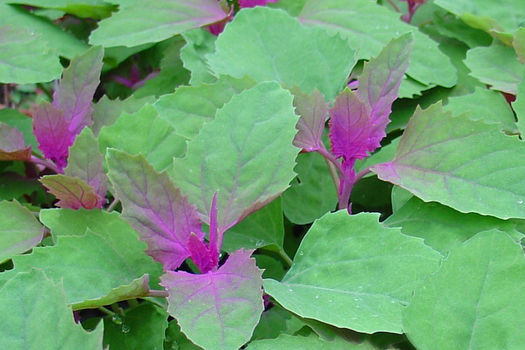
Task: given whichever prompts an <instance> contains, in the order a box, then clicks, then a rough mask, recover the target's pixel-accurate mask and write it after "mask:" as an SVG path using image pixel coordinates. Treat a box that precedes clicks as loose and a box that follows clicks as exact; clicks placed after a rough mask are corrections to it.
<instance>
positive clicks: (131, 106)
mask: <svg viewBox="0 0 525 350" xmlns="http://www.w3.org/2000/svg"><path fill="white" fill-rule="evenodd" d="M153 102H155V98H154V97H153V96H148V97H145V98H142V99H137V98H135V96H133V95H131V96H130V97H128V98H127V99H125V100H118V99H117V100H110V99H109V98H108V96H107V95H104V96H102V98H101V99H100V100H98V102H97V103H96V104H95V105H94V106H93V125H92V126H91V128H92V129H93V134H94V135H95V136H98V134H99V132H100V129H102V127H103V126H111V125H113V124H115V122H116V121H117V120H118V118H119V117H120V115H121V114H122V113H123V112H126V113H128V114H133V113H136V112H138V111H139V110H140V109H141V108H142V107H144V106H145V105H146V104H148V103H149V104H152V103H153Z"/></svg>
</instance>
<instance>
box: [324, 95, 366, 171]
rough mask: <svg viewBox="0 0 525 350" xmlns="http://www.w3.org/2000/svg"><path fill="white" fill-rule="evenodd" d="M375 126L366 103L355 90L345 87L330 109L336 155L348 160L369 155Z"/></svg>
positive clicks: (331, 132)
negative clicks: (370, 141) (370, 140)
mask: <svg viewBox="0 0 525 350" xmlns="http://www.w3.org/2000/svg"><path fill="white" fill-rule="evenodd" d="M373 128H374V126H373V125H372V123H371V121H370V116H369V114H368V113H367V110H366V105H365V104H364V103H363V101H361V100H360V99H359V97H357V95H356V94H355V93H354V92H353V91H351V90H350V89H348V88H346V89H344V90H343V92H341V93H340V94H339V96H337V98H336V100H335V103H334V107H333V108H331V109H330V140H331V141H332V153H333V154H334V156H335V157H336V158H341V157H342V158H343V159H344V160H345V161H347V162H348V161H351V160H355V159H363V158H365V157H367V156H368V154H367V151H370V147H369V139H370V135H371V133H372V131H373Z"/></svg>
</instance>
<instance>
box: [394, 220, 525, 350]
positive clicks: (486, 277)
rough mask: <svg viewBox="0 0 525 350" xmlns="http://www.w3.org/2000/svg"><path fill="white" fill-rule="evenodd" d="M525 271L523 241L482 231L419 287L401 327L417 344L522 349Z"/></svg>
mask: <svg viewBox="0 0 525 350" xmlns="http://www.w3.org/2000/svg"><path fill="white" fill-rule="evenodd" d="M524 277H525V261H524V260H523V251H522V249H521V246H520V245H519V244H517V243H516V242H514V241H513V240H512V239H510V237H508V236H507V235H506V234H505V233H503V232H501V231H498V230H491V231H487V232H481V233H479V234H477V235H476V236H474V237H473V238H471V239H470V240H469V241H467V242H465V243H464V244H461V245H458V246H456V247H454V248H453V249H451V251H450V254H449V256H448V258H447V259H446V260H444V261H443V264H442V266H441V268H440V269H439V271H438V272H436V273H435V274H433V275H430V276H427V278H426V280H425V282H424V284H422V285H421V286H420V287H419V288H418V289H416V292H415V296H414V298H413V299H412V303H411V304H410V305H409V306H408V308H407V309H405V310H404V312H403V328H404V329H405V331H406V333H407V335H408V338H409V339H410V341H411V342H412V343H413V344H414V346H415V347H416V348H418V349H428V350H433V349H436V350H438V349H439V350H442V349H476V350H478V349H479V350H485V349H486V350H489V349H490V350H492V349H509V350H512V349H516V350H518V349H521V348H522V347H523V343H524V342H525V334H524V333H523V329H522V321H523V320H525V310H524V309H523V307H522V306H521V304H520V303H519V302H518V301H519V300H523V298H524V297H525V291H524V289H523V279H524ZM451 315H454V317H450V316H451Z"/></svg>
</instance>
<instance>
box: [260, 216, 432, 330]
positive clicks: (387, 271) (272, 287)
mask: <svg viewBox="0 0 525 350" xmlns="http://www.w3.org/2000/svg"><path fill="white" fill-rule="evenodd" d="M378 219H379V215H378V214H369V213H367V214H365V213H361V214H357V215H353V216H350V215H348V213H347V212H346V210H342V211H338V212H336V213H330V214H326V215H325V216H324V217H322V218H321V219H319V220H318V221H316V222H315V223H314V224H313V226H312V227H311V228H310V230H309V231H308V233H307V234H306V236H305V237H304V239H303V241H302V242H301V245H300V246H299V249H298V253H297V254H296V257H295V260H294V263H293V265H292V268H291V269H290V270H289V271H288V273H287V274H286V276H285V277H284V278H283V280H282V282H277V281H275V280H265V282H264V287H265V290H266V293H268V294H270V295H271V296H272V297H274V298H275V299H276V300H277V302H278V303H279V304H281V305H282V306H283V307H285V308H286V309H288V310H290V311H291V312H293V313H295V314H297V315H299V316H301V317H307V318H313V319H315V320H319V321H321V322H324V323H328V324H331V325H334V326H336V327H344V328H349V329H352V330H355V331H358V332H363V333H374V332H379V331H386V332H391V333H402V332H403V330H402V327H401V311H402V309H403V307H404V306H405V305H407V304H408V303H409V301H410V299H411V298H412V293H413V291H414V288H415V287H416V286H417V285H418V284H419V283H421V282H422V281H423V279H424V278H425V276H426V275H428V274H431V273H432V272H434V271H435V270H437V268H438V266H439V261H440V259H441V256H440V255H439V253H437V252H435V251H434V250H432V249H431V248H429V247H428V246H426V245H424V244H423V242H422V240H420V239H417V238H413V237H408V236H405V235H402V234H401V233H400V232H399V230H397V229H390V228H385V227H383V226H382V225H381V224H379V222H378Z"/></svg>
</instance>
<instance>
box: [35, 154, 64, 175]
mask: <svg viewBox="0 0 525 350" xmlns="http://www.w3.org/2000/svg"><path fill="white" fill-rule="evenodd" d="M29 161H30V162H31V163H33V164H38V165H43V166H45V167H46V168H49V169H51V170H53V171H54V172H55V173H57V174H62V173H63V171H62V169H60V168H59V167H58V166H57V165H56V164H55V163H53V162H52V161H50V160H47V159H40V158H38V157H35V156H31V159H30V160H29Z"/></svg>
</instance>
